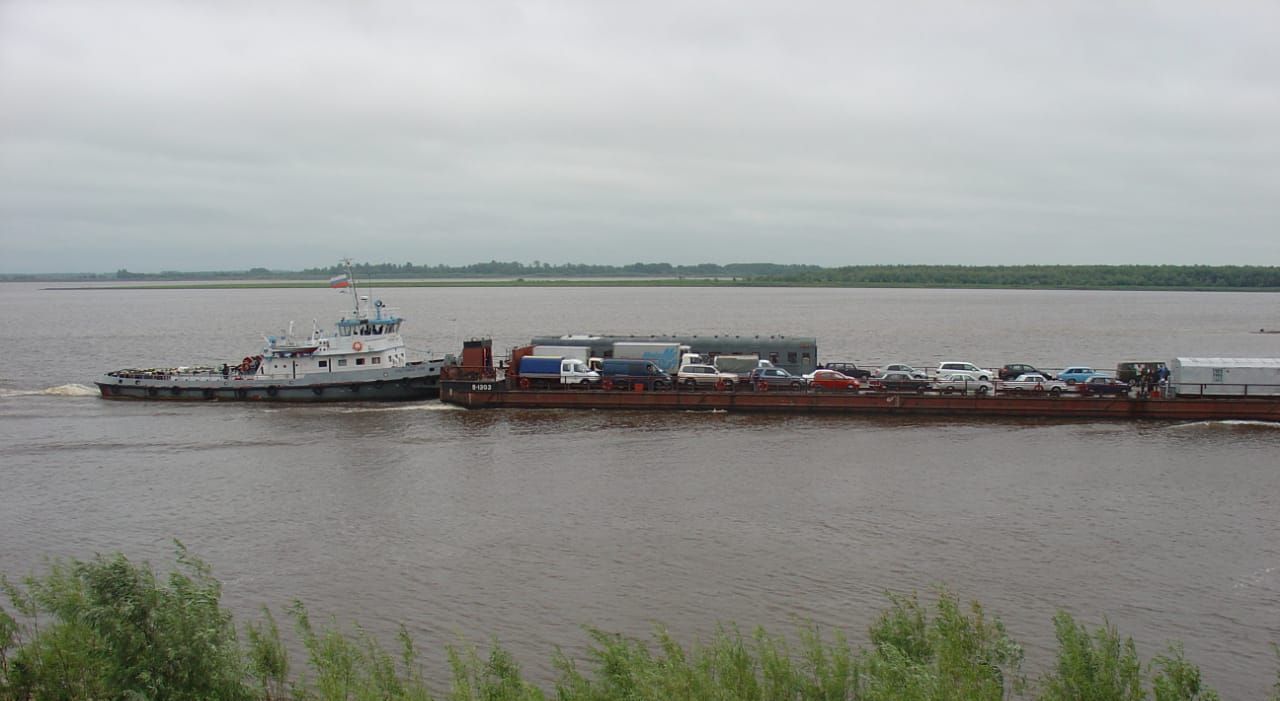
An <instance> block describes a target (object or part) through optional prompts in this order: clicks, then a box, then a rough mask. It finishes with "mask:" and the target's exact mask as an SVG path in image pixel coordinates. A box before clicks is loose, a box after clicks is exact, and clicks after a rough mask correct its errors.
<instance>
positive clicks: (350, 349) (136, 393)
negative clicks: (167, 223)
mask: <svg viewBox="0 0 1280 701" xmlns="http://www.w3.org/2000/svg"><path fill="white" fill-rule="evenodd" d="M344 262H345V263H346V267H347V273H346V274H345V275H339V276H337V277H335V278H333V279H332V280H330V286H331V287H350V288H351V292H352V296H353V297H354V298H355V304H354V310H353V312H352V313H351V314H350V315H348V316H344V317H343V318H342V319H340V320H339V321H338V322H337V326H336V328H335V330H334V331H333V333H331V334H329V333H325V332H324V331H322V330H320V329H319V328H315V327H314V325H313V328H312V331H311V334H310V335H309V336H307V337H305V338H295V337H294V336H293V333H292V325H290V332H289V333H287V334H286V335H285V336H284V337H282V338H277V337H275V336H268V337H267V339H266V346H265V347H263V349H262V352H261V353H258V354H255V355H251V356H246V357H245V358H244V359H242V360H240V361H239V362H238V363H226V364H223V365H221V366H219V367H210V366H201V367H177V368H162V369H148V370H137V369H128V370H116V371H113V372H108V373H106V374H105V375H103V376H102V377H101V378H100V379H98V381H97V382H96V383H95V384H97V385H98V389H99V390H100V391H101V392H102V396H103V398H105V399H151V400H160V399H165V400H189V401H199V400H232V401H274V402H341V401H348V402H349V401H398V400H412V399H425V398H429V397H435V396H437V395H438V394H439V388H440V369H441V367H443V366H444V364H445V363H446V360H445V359H435V360H421V361H410V360H409V359H408V357H407V355H406V353H405V345H404V339H403V338H401V336H400V325H401V324H402V323H403V322H404V319H403V318H401V317H399V316H397V315H396V314H395V313H394V311H393V310H392V309H390V308H389V307H386V306H384V305H383V304H382V300H375V301H373V302H372V303H370V301H369V298H368V297H367V296H366V297H362V296H361V295H360V293H359V291H358V290H357V288H356V286H355V280H354V277H353V276H352V275H351V268H350V261H344Z"/></svg>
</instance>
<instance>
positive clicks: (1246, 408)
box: [440, 379, 1280, 422]
mask: <svg viewBox="0 0 1280 701" xmlns="http://www.w3.org/2000/svg"><path fill="white" fill-rule="evenodd" d="M440 399H441V401H443V402H446V403H449V404H454V405H457V406H462V407H466V408H468V409H489V408H519V409H622V410H663V411H672V410H674V411H735V412H772V413H793V414H794V413H801V414H803V413H813V414H819V413H822V414H876V415H895V414H897V415H934V416H959V417H967V416H992V417H1045V418H1062V419H1116V420H1164V421H1222V420H1246V421H1277V422H1280V400H1276V399H1245V398H1239V397H1235V398H1200V397H1196V398H1189V397H1179V398H1132V397H1078V396H1068V395H1064V396H1061V397H1048V396H999V395H997V396H988V397H975V396H954V395H931V394H908V393H886V392H874V393H852V392H815V391H811V390H810V391H795V392H779V391H769V392H751V391H747V392H717V391H690V390H659V391H648V392H642V391H634V392H633V391H603V390H598V389H592V390H581V389H578V390H572V389H518V388H509V387H507V385H506V383H505V382H504V381H502V380H483V379H482V380H445V381H443V382H441V383H440Z"/></svg>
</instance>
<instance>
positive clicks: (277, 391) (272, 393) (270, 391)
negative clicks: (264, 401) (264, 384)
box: [267, 385, 280, 397]
mask: <svg viewBox="0 0 1280 701" xmlns="http://www.w3.org/2000/svg"><path fill="white" fill-rule="evenodd" d="M277 394H280V388H279V387H276V386H275V385H271V386H270V387H268V388H267V396H269V397H274V396H276V395H277Z"/></svg>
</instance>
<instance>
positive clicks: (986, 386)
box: [933, 372, 996, 397]
mask: <svg viewBox="0 0 1280 701" xmlns="http://www.w3.org/2000/svg"><path fill="white" fill-rule="evenodd" d="M933 388H934V389H935V390H937V391H939V392H941V393H943V394H953V393H955V392H959V393H960V394H976V395H978V396H979V397H985V396H987V395H989V394H994V393H995V391H996V386H995V385H994V384H992V383H991V381H990V380H979V379H978V378H976V377H974V376H973V374H972V373H968V372H953V373H947V374H946V375H942V376H940V377H938V379H937V380H935V381H934V383H933Z"/></svg>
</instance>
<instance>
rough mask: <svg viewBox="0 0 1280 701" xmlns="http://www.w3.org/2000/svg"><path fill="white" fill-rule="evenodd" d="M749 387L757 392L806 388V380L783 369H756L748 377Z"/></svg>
mask: <svg viewBox="0 0 1280 701" xmlns="http://www.w3.org/2000/svg"><path fill="white" fill-rule="evenodd" d="M746 383H747V385H748V386H750V387H753V388H755V389H757V390H769V389H792V390H800V389H803V388H804V378H803V377H798V376H796V375H792V374H791V373H789V372H787V371H786V370H783V369H782V368H756V369H755V370H752V371H751V374H750V375H749V376H748V377H747V380H746Z"/></svg>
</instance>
